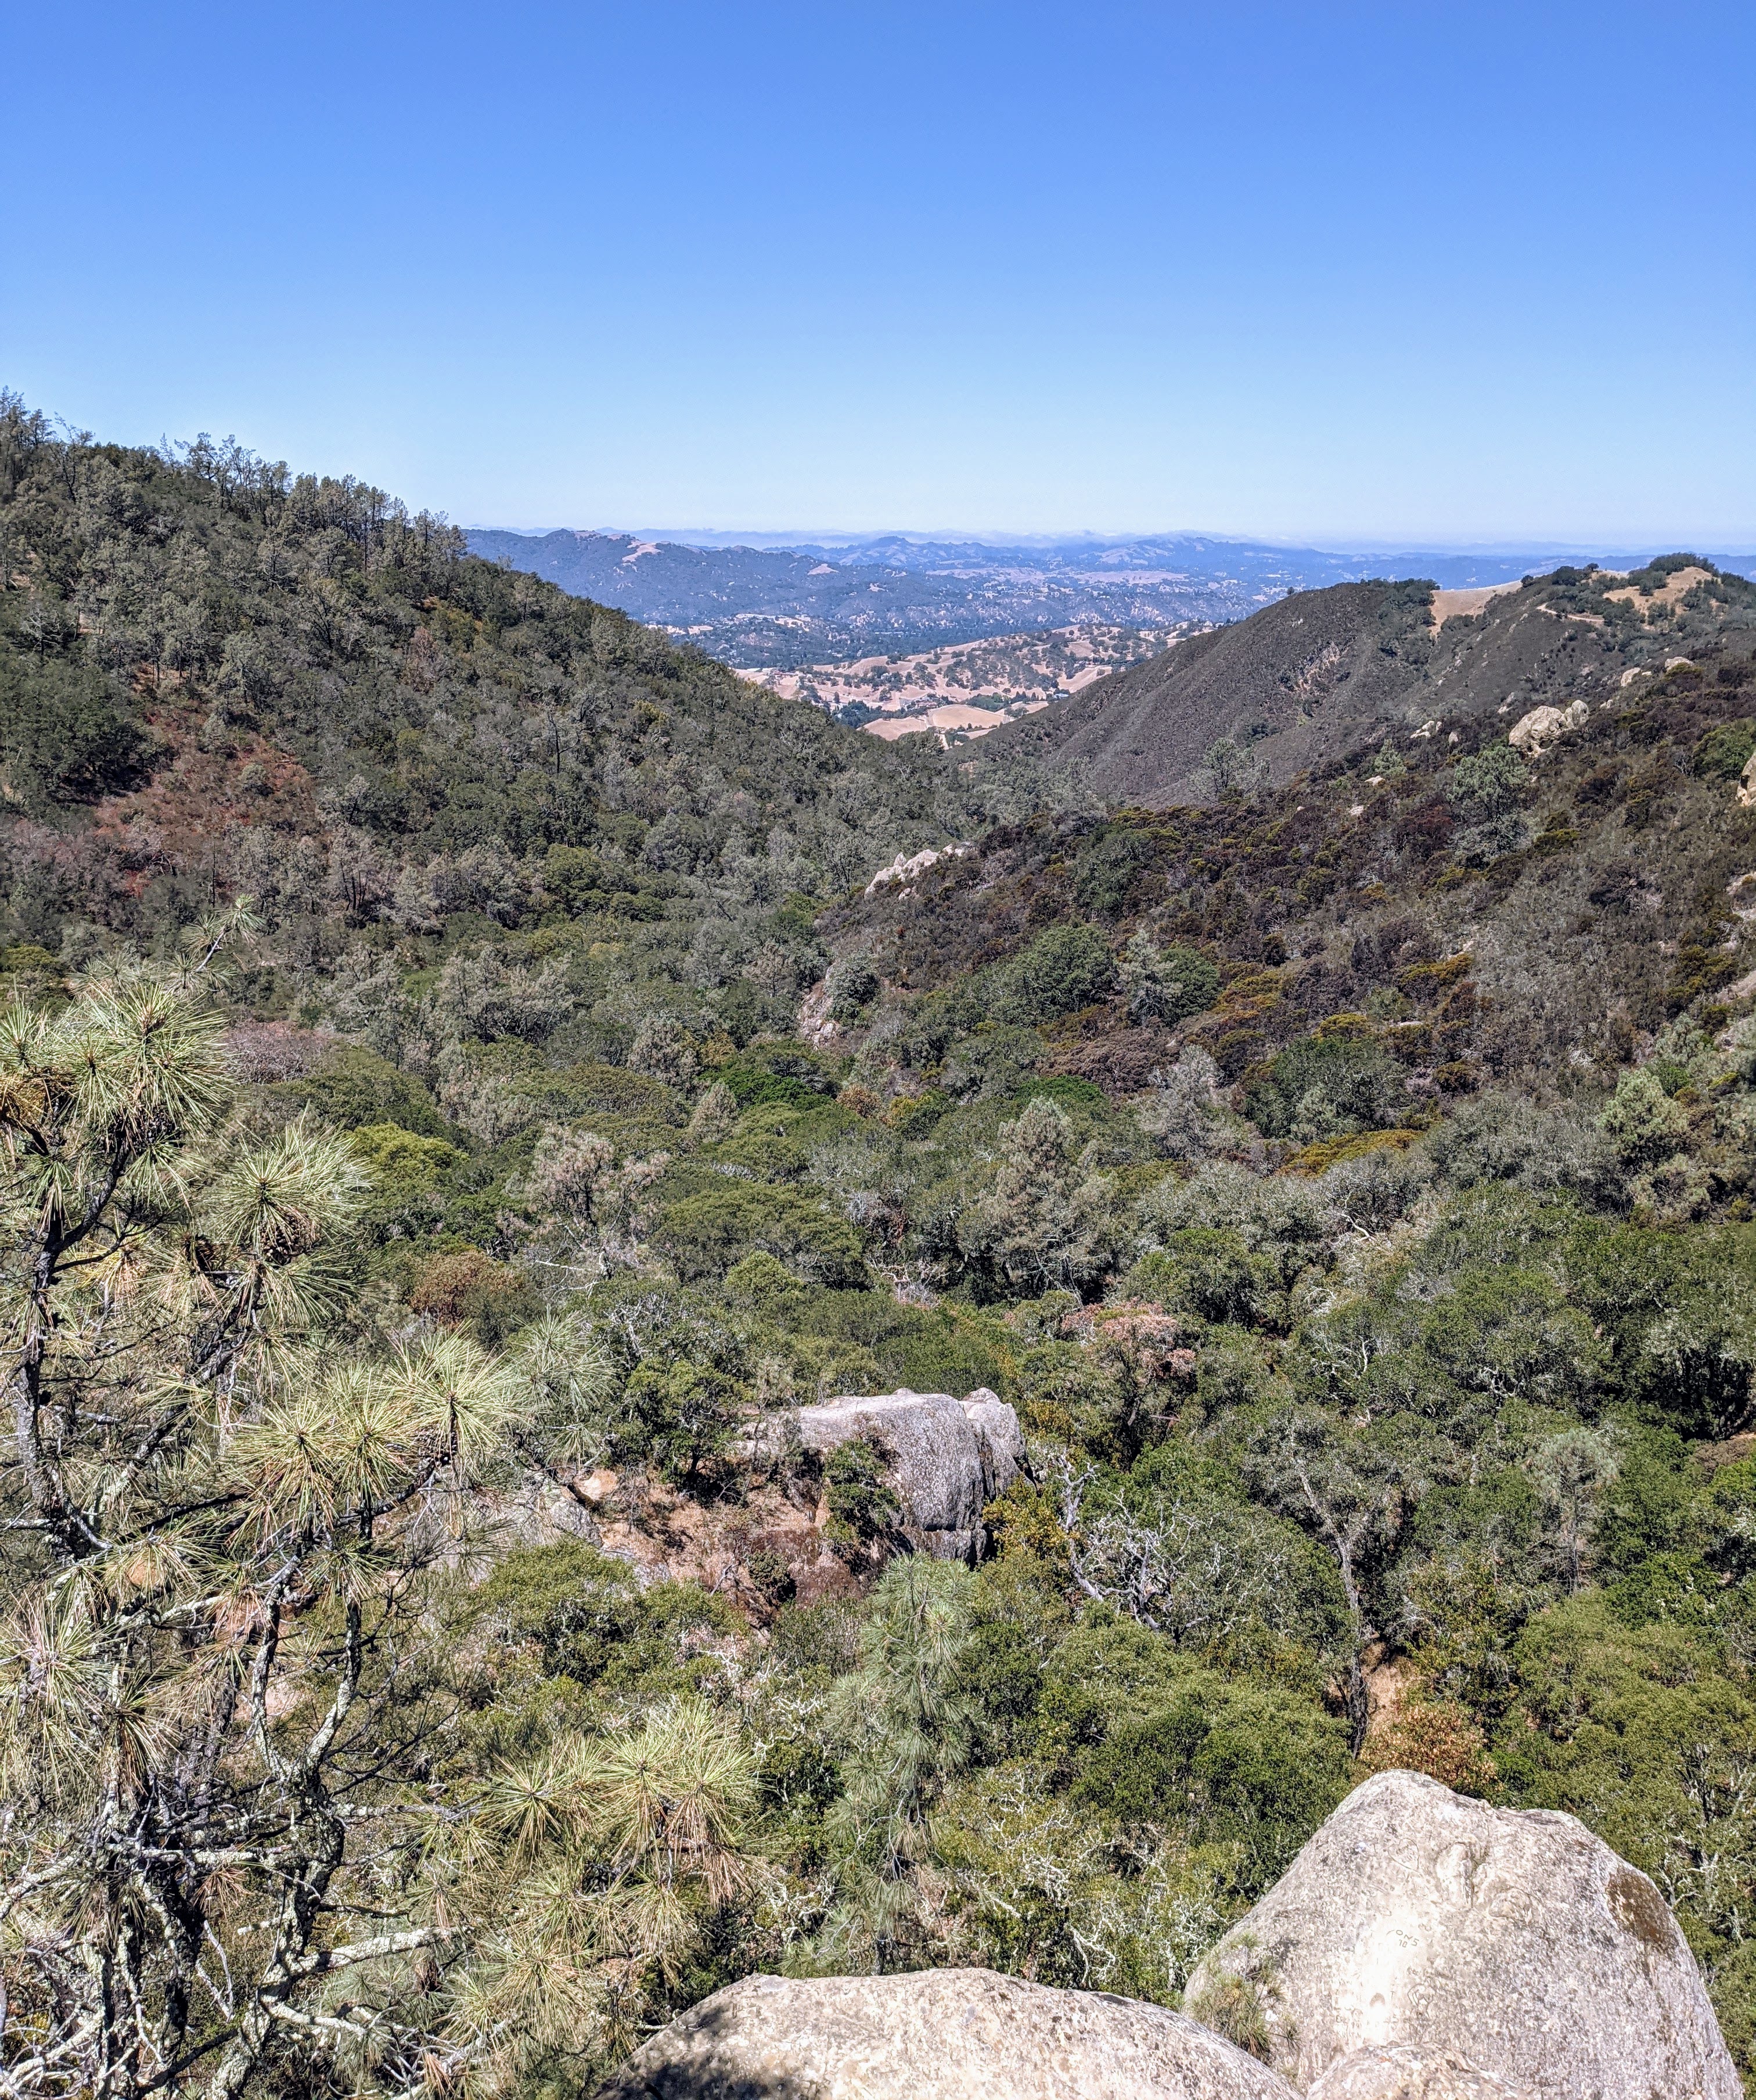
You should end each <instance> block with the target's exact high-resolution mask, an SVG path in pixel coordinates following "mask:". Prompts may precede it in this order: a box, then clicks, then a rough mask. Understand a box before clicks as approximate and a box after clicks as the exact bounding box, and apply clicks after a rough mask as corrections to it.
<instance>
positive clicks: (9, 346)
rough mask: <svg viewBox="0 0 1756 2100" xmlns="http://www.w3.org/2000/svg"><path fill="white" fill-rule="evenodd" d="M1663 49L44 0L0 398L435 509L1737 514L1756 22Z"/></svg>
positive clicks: (1347, 522) (785, 530)
mask: <svg viewBox="0 0 1756 2100" xmlns="http://www.w3.org/2000/svg"><path fill="white" fill-rule="evenodd" d="M1664 42H1665V32H1664V31H1663V29H1661V26H1659V25H1658V24H1657V23H1656V21H1655V18H1654V17H1653V15H1652V12H1651V10H1650V9H1649V8H1646V7H1637V6H1635V5H1634V4H1633V0H1595V4H1591V5H1587V4H1586V0H1547V3H1546V4H1545V5H1544V6H1542V7H1539V8H1537V9H1534V10H1533V9H1531V8H1529V7H1519V6H1514V5H1512V4H1511V0H1481V4H1480V5H1477V6H1476V7H1471V9H1470V10H1469V11H1467V15H1459V14H1458V13H1457V12H1456V11H1449V10H1444V9H1410V8H1407V7H1395V6H1392V5H1390V4H1388V0H1366V4H1364V5H1361V6H1355V7H1348V8H1345V9H1343V8H1309V7H1300V6H1296V5H1295V4H1293V0H1243V4H1242V5H1241V6H1240V7H1237V8H1234V9H1232V10H1229V11H1226V12H1225V13H1224V14H1223V15H1216V14H1215V13H1214V12H1213V11H1211V10H1207V9H1198V8H1195V7H1188V6H1179V5H1175V4H1173V5H1171V6H1165V5H1163V4H1155V5H1148V4H1146V0H1093V4H1089V5H1088V6H1085V7H1081V8H1079V9H1078V10H1077V11H1075V10H1071V9H1066V8H1053V7H1031V8H1019V7H1008V6H1001V5H998V4H991V0H969V4H967V5H963V6H960V7H955V8H949V9H948V8H944V7H929V6H926V5H924V4H923V0H894V4H887V5H886V6H885V7H881V8H880V7H871V6H869V5H867V6H861V5H858V4H856V5H854V6H853V7H846V8H842V9H836V10H830V11H823V10H807V9H805V8H802V7H798V6H797V5H796V4H792V0H750V4H748V5H746V6H743V7H739V8H736V9H726V8H723V7H709V6H708V5H706V4H705V0H676V4H675V5H673V6H671V7H665V8H663V9H630V8H626V7H610V6H607V5H605V4H601V0H582V4H580V5H578V6H576V7H570V8H559V7H555V6H554V5H553V4H552V0H509V4H508V5H507V6H506V7H504V8H502V9H501V10H500V11H497V12H496V15H494V16H493V18H492V20H491V21H490V20H486V19H485V18H483V16H482V15H480V13H479V11H475V10H466V9H465V8H464V7H461V6H460V5H459V4H457V0H430V4H425V5H423V6H421V7H419V8H416V7H413V5H412V4H410V0H387V4H386V5H384V6H382V7H377V8H373V9H368V10H365V11H361V10H359V9H357V8H355V7H345V6H343V5H342V4H341V0H311V4H310V5H309V6H307V7H303V8H301V9H298V10H297V11H291V12H289V11H284V10H281V11H276V10H272V9H270V10H262V9H254V10H253V9H235V8H234V9H227V8H222V7H214V6H213V5H212V4H210V0H166V4H163V5H156V6H154V7H151V8H148V9H145V10H142V9H138V8H130V7H123V6H122V5H121V4H120V0H68V5H67V6H65V7H61V8H57V9H54V10H46V9H38V10H36V11H23V12H21V13H20V15H18V16H17V18H16V19H15V23H14V26H13V43H12V46H11V48H12V51H13V61H14V69H15V73H16V76H17V77H19V78H20V80H24V81H35V82H49V81H56V80H60V81H67V82H77V105H78V116H77V120H76V119H73V118H70V117H69V114H68V104H67V99H66V98H65V97H64V96H63V95H55V94H51V93H49V92H46V91H45V92H36V93H32V94H29V95H21V96H19V97H17V98H15V103H16V106H15V108H13V109H12V110H11V112H10V113H9V115H10V120H11V136H12V138H13V148H12V152H11V157H10V165H11V168H12V170H13V177H12V188H13V192H14V216H15V219H16V220H17V222H18V223H20V225H24V226H29V227H41V228H45V229H52V237H46V238H44V239H42V240H38V241H36V242H34V243H33V245H32V247H31V251H30V261H29V270H28V271H21V272H20V274H19V278H18V282H17V283H16V284H15V285H14V287H13V288H12V291H11V296H10V297H9V298H8V300H7V302H6V304H5V307H4V310H3V311H0V384H3V385H6V386H11V387H14V388H16V389H18V390H20V391H22V392H23V394H24V395H25V397H26V398H27V399H29V401H30V402H31V403H32V404H33V405H34V406H38V407H40V408H43V409H44V410H46V411H47V412H51V413H52V414H54V415H56V416H60V417H66V418H68V420H69V421H71V422H73V423H74V424H76V425H78V426H86V427H90V429H92V430H95V431H97V432H99V434H100V435H103V436H104V437H105V438H107V439H113V440H116V441H119V442H141V441H143V440H152V441H156V440H157V439H158V437H159V436H160V435H161V433H164V432H167V431H168V432H170V433H171V434H173V435H177V436H179V437H182V438H190V437H192V436H194V435H196V432H198V431H201V430H208V431H210V432H212V433H214V435H223V434H226V433H235V434H236V435H237V437H238V438H239V439H240V440H241V441H242V442H243V443H245V444H247V445H249V447H251V448H253V449H254V450H255V451H257V452H259V453H262V454H263V455H264V456H265V457H268V458H271V459H286V460H288V461H292V462H293V463H295V464H296V465H299V466H302V467H307V468H311V469H313V470H320V471H329V472H332V473H352V474H358V475H360V476H362V477H363V478H365V479H369V480H370V481H372V482H373V483H376V484H377V485H378V486H379V487H384V488H386V489H389V490H392V491H394V492H395V493H396V494H398V495H399V496H402V497H403V498H404V499H405V500H406V501H408V502H409V503H411V504H412V505H417V506H422V505H424V506H426V507H428V508H430V509H432V510H444V511H447V512H448V513H449V514H451V515H452V517H455V518H526V519H528V518H636V517H644V518H655V517H660V518H663V517H669V518H731V519H735V520H736V521H738V522H737V524H736V526H735V528H733V529H735V532H737V533H738V534H739V535H740V536H744V537H746V538H749V537H752V536H756V535H758V534H761V535H764V536H770V537H779V536H792V535H796V534H798V533H799V532H801V531H804V530H805V529H806V528H802V527H799V526H797V525H796V523H794V522H793V521H795V520H796V519H798V518H837V519H839V520H840V521H841V523H840V524H839V525H838V526H837V527H836V528H835V530H836V532H838V533H846V534H849V535H853V536H869V535H871V534H875V533H876V532H880V531H883V530H885V529H886V527H885V523H884V521H885V520H889V519H894V518H940V519H943V518H980V519H982V521H983V523H982V525H981V527H979V528H977V532H976V536H982V537H998V538H1002V539H1013V540H1016V539H1017V538H1018V537H1019V536H1021V535H1023V534H1026V533H1047V534H1051V535H1064V536H1070V535H1072V534H1073V533H1074V532H1079V531H1080V530H1082V529H1084V527H1085V522H1086V521H1089V520H1092V519H1100V520H1102V521H1104V524H1105V527H1106V528H1107V536H1117V537H1120V536H1147V535H1149V534H1154V533H1158V532H1163V531H1164V530H1165V529H1166V528H1165V527H1163V525H1162V524H1161V523H1158V522H1157V521H1159V520H1162V519H1163V518H1166V517H1167V516H1169V517H1180V518H1198V519H1200V520H1202V524H1201V525H1200V527H1198V528H1196V529H1197V530H1198V532H1202V533H1204V534H1210V535H1213V536H1225V537H1228V538H1255V539H1258V540H1262V541H1264V542H1265V543H1268V544H1279V545H1293V546H1299V545H1303V546H1318V547H1337V548H1339V547H1349V546H1351V547H1374V548H1375V547H1384V548H1391V549H1396V548H1405V547H1406V548H1418V547H1423V546H1434V547H1439V546H1458V547H1469V548H1477V547H1483V546H1489V545H1508V544H1512V545H1520V546H1525V545H1529V546H1531V547H1538V546H1555V547H1579V546H1586V545H1601V546H1605V547H1611V548H1621V547H1631V546H1635V545H1643V546H1653V547H1665V548H1670V547H1679V546H1688V545H1691V544H1692V543H1703V544H1704V545H1707V546H1717V547H1737V548H1740V549H1741V548H1743V547H1747V546H1756V388H1753V387H1752V386H1751V384H1750V379H1751V369H1750V345H1751V343H1752V342H1753V341H1756V133H1753V131H1752V128H1751V126H1750V125H1749V118H1748V109H1749V96H1750V90H1751V88H1752V86H1753V84H1756V12H1753V11H1751V10H1750V9H1749V8H1748V7H1739V6H1734V5H1732V4H1731V0H1704V4H1703V5H1702V6H1701V7H1697V8H1696V9H1695V10H1694V11H1692V13H1691V14H1690V15H1689V16H1688V22H1687V31H1686V34H1685V35H1684V36H1683V38H1682V41H1681V42H1680V44H1679V46H1678V55H1677V60H1676V62H1677V63H1678V64H1679V65H1686V77H1687V86H1686V91H1680V92H1672V91H1670V88H1669V86H1666V87H1665V88H1663V89H1661V88H1660V87H1659V86H1657V83H1658V82H1659V81H1660V80H1661V78H1664V77H1666V76H1663V75H1662V74H1661V72H1660V70H1659V67H1660V65H1661V49H1662V48H1663V46H1664ZM464 53H467V62H461V56H460V55H461V54H464ZM1685 54H1688V55H1691V56H1690V57H1689V58H1688V59H1685V56H1684V55H1685ZM1693 55H1700V56H1699V57H1698V58H1696V57H1694V56H1693ZM1662 63H1663V64H1670V63H1671V60H1670V58H1669V57H1668V56H1666V57H1665V58H1664V59H1663V60H1662ZM240 110H247V111H248V113H249V137H248V143H247V146H246V145H245V143H243V142H242V140H241V139H240V128H239V121H238V119H237V117H236V113H237V112H239V111H240ZM171 111H178V112H196V111H209V112H212V113H215V121H177V122H167V121H166V113H168V112H171ZM1633 113H1638V115H1637V121H1636V120H1635V117H1634V115H1633ZM70 127H72V135H73V137H74V139H75V140H76V142H77V150H69V136H70ZM1630 127H1631V128H1630ZM1740 200H1742V201H1740ZM1740 227H1743V228H1744V231H1743V232H1739V230H1738V229H1739V228H1740ZM502 529H505V528H502ZM523 529H530V528H528V527H527V528H523ZM550 529H554V528H550ZM695 529H696V530H697V531H698V532H707V531H708V530H710V529H714V528H708V527H697V528H695ZM718 529H722V530H723V529H725V528H718ZM819 529H820V530H822V529H825V528H819ZM934 530H935V532H945V531H956V532H960V533H964V532H970V531H971V530H972V528H968V527H935V528H934Z"/></svg>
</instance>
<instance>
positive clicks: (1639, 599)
mask: <svg viewBox="0 0 1756 2100" xmlns="http://www.w3.org/2000/svg"><path fill="white" fill-rule="evenodd" d="M1713 580H1714V577H1713V571H1712V570H1711V569H1698V568H1693V567H1691V568H1687V569H1673V570H1672V571H1671V572H1670V575H1669V576H1666V579H1665V580H1664V582H1663V583H1661V585H1659V587H1658V589H1657V590H1656V591H1652V592H1651V593H1647V592H1643V591H1642V590H1641V589H1639V587H1638V585H1634V584H1629V585H1626V586H1625V587H1624V588H1623V589H1621V590H1613V591H1605V592H1604V597H1605V598H1615V599H1618V600H1620V601H1621V603H1623V604H1624V605H1639V606H1647V607H1651V606H1655V605H1661V606H1663V607H1665V609H1666V611H1669V612H1674V611H1676V609H1677V607H1679V605H1680V604H1681V603H1682V602H1683V599H1684V598H1687V597H1688V594H1689V593H1690V592H1691V591H1692V590H1693V589H1695V586H1696V585H1697V584H1710V583H1711V582H1712V581H1713Z"/></svg>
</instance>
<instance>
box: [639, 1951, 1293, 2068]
mask: <svg viewBox="0 0 1756 2100" xmlns="http://www.w3.org/2000/svg"><path fill="white" fill-rule="evenodd" d="M977 2093H979V2094H980V2095H981V2096H982V2100H1292V2092H1291V2087H1289V2086H1288V2085H1286V2082H1285V2080H1282V2079H1281V2078H1279V2077H1278V2076H1276V2074H1275V2073H1274V2072H1273V2071H1270V2070H1268V2068H1267V2067H1265V2066H1264V2065H1262V2064H1260V2063H1257V2062H1256V2061H1255V2058H1253V2057H1249V2056H1246V2055H1245V2054H1244V2053H1243V2051H1242V2049H1234V2048H1233V2046H1232V2045H1231V2044H1230V2043H1229V2042H1228V2041H1222V2040H1220V2037H1219V2036H1218V2035H1216V2034H1213V2033H1211V2032H1209V2031H1208V2030H1207V2028H1206V2027H1198V2026H1197V2025H1196V2023H1195V2022H1194V2021H1193V2020H1189V2019H1185V2018H1183V2016H1182V2014H1180V2013H1171V2012H1167V2011H1166V2010H1164V2008H1163V2006H1162V2005H1140V2004H1137V2003H1136V2002H1135V2001H1133V2000H1132V1999H1128V1998H1113V1997H1110V1996H1108V1995H1107V1994H1105V1993H1104V1992H1096V1991H1052V1990H1048V1989H1047V1988H1045V1987H1044V1986H1043V1985H1042V1984H1040V1983H1020V1982H1018V1981H1017V1979H1016V1978H1014V1977H1011V1976H996V1975H994V1974H991V1972H990V1971H988V1970H985V1969H929V1970H924V1971H923V1972H921V1973H920V1974H915V1975H911V1976H833V1977H820V1978H813V1979H809V1980H806V1981H795V1980H794V1979H791V1978H787V1977H781V1976H747V1977H746V1978H745V1979H744V1980H743V1983H734V1984H732V1985H731V1986H730V1988H729V1989H727V1990H724V1991H717V1992H715V1993H714V1994H713V1996H712V1997H711V1998H707V1999H704V2001H702V2003H701V2004H700V2005H697V2006H696V2007H695V2010H694V2011H693V2012H690V2013H686V2014H684V2015H683V2016H682V2018H681V2019H677V2020H673V2021H672V2023H671V2024H670V2025H669V2026H668V2027H666V2028H665V2029H664V2031H663V2032H662V2033H660V2034H657V2035H655V2036H653V2038H652V2040H651V2041H649V2042H648V2043H646V2045H645V2047H644V2048H642V2049H638V2050H637V2051H636V2052H635V2054H633V2056H632V2057H631V2058H629V2061H628V2062H627V2063H625V2064H624V2066H623V2067H622V2068H621V2070H620V2071H619V2072H617V2074H616V2075H615V2077H613V2078H612V2079H611V2080H609V2082H608V2083H607V2085H603V2086H602V2087H601V2088H600V2089H599V2090H598V2100H969V2096H971V2095H973V2094H977Z"/></svg>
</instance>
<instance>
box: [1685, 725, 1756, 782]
mask: <svg viewBox="0 0 1756 2100" xmlns="http://www.w3.org/2000/svg"><path fill="white" fill-rule="evenodd" d="M1752 752H1756V721H1751V720H1750V719H1749V717H1745V719H1744V720H1743V721H1729V722H1721V723H1719V724H1718V726H1717V727H1715V728H1713V729H1710V730H1709V731H1708V732H1707V734H1706V735H1705V736H1704V737H1703V738H1702V739H1701V742H1700V743H1698V744H1696V747H1695V770H1696V772H1697V773H1698V774H1700V775H1701V778H1702V779H1704V780H1736V779H1737V778H1738V776H1739V775H1740V774H1741V773H1742V772H1743V770H1744V769H1745V766H1746V765H1748V764H1749V760H1750V755H1751V753H1752Z"/></svg>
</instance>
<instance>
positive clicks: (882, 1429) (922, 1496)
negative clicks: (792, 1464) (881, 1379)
mask: <svg viewBox="0 0 1756 2100" xmlns="http://www.w3.org/2000/svg"><path fill="white" fill-rule="evenodd" d="M857 1436H865V1437H869V1438H870V1439H871V1440H872V1442H873V1443H874V1444H876V1445H877V1446H878V1448H879V1449H880V1451H882V1452H883V1454H884V1455H885V1462H886V1466H887V1468H888V1470H889V1474H890V1477H891V1480H893V1483H894V1485H895V1487H896V1491H897V1495H898V1499H899V1500H900V1501H901V1502H902V1529H903V1532H904V1533H905V1534H906V1535H907V1537H908V1538H909V1539H910V1540H911V1542H913V1543H914V1544H915V1545H916V1546H918V1547H919V1548H920V1550H921V1551H923V1552H926V1553H930V1554H933V1555H934V1556H935V1557H936V1558H938V1559H939V1560H977V1559H978V1558H979V1557H980V1555H981V1554H982V1551H983V1548H984V1547H985V1546H986V1543H987V1533H986V1529H985V1528H984V1527H983V1524H982V1508H983V1507H984V1505H985V1504H986V1503H987V1502H990V1501H991V1499H992V1498H993V1497H994V1496H995V1494H997V1493H999V1492H1000V1489H1002V1488H1004V1485H1006V1483H1007V1481H1008V1480H1011V1478H1012V1477H1013V1473H1014V1472H1016V1471H1017V1467H1018V1465H1019V1463H1020V1462H1021V1459H1022V1458H1023V1442H1022V1440H1021V1438H1020V1436H1019V1434H1018V1418H1017V1415H1016V1414H1013V1410H1012V1409H1011V1408H1009V1407H1008V1406H1007V1405H1006V1403H1005V1402H1004V1401H1002V1400H1000V1399H999V1398H998V1397H997V1396H995V1394H993V1393H991V1392H988V1391H986V1388H985V1387H984V1388H982V1389H981V1390H979V1391H978V1392H974V1393H973V1394H971V1396H970V1397H969V1398H968V1400H967V1401H957V1400H954V1399H953V1398H952V1397H951V1394H950V1393H948V1392H908V1391H907V1389H904V1390H903V1391H902V1392H890V1393H877V1394H872V1395H863V1394H858V1393H844V1394H842V1395H841V1396H840V1398H839V1399H836V1400H828V1401H823V1403H822V1404H821V1405H818V1406H815V1407H801V1409H800V1410H799V1440H800V1442H801V1444H803V1445H804V1446H805V1449H806V1450H808V1451H817V1452H827V1451H832V1450H834V1449H835V1448H836V1445H840V1444H846V1443H849V1442H851V1441H852V1440H853V1439H854V1438H855V1437H857Z"/></svg>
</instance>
